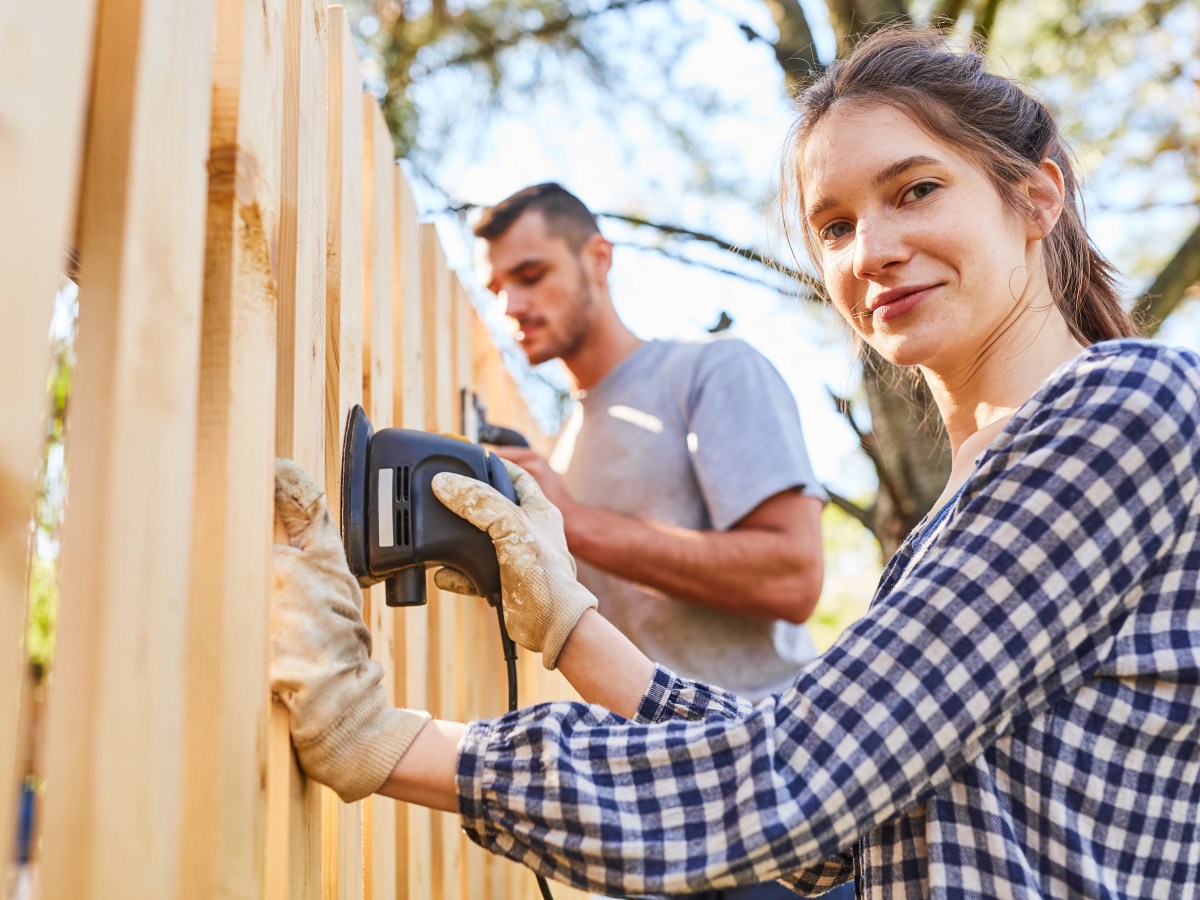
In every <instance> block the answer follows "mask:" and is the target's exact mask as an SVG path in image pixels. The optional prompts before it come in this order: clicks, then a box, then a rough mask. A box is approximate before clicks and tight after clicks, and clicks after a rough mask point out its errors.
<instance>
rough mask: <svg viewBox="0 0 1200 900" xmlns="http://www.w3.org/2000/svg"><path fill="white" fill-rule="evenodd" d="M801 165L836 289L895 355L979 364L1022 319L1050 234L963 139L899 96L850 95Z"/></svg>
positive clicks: (847, 313) (824, 262)
mask: <svg viewBox="0 0 1200 900" xmlns="http://www.w3.org/2000/svg"><path fill="white" fill-rule="evenodd" d="M800 165H801V170H800V171H801V174H802V176H803V187H804V203H805V209H804V210H803V213H804V216H805V219H806V222H807V225H808V227H809V228H811V229H812V230H813V233H814V235H815V239H816V246H817V252H818V263H819V264H820V267H821V270H822V274H823V277H824V281H825V286H826V289H827V290H828V292H829V295H830V297H831V299H832V300H833V303H834V305H835V306H836V308H837V310H838V311H839V312H840V313H841V314H842V315H843V316H844V317H845V318H846V319H847V321H849V323H850V324H851V326H852V327H853V328H854V330H855V331H856V332H857V333H858V334H859V335H861V336H862V337H863V339H864V340H866V342H867V343H868V344H869V345H870V346H871V347H873V348H874V349H875V350H877V351H878V352H879V353H880V354H881V355H883V356H884V358H886V359H888V360H890V361H892V362H893V363H896V364H897V365H904V366H910V365H921V366H925V367H926V368H929V369H930V370H932V371H941V370H945V371H947V372H950V371H953V370H955V369H957V368H960V367H961V366H963V365H966V366H968V367H969V366H970V365H971V361H972V360H974V359H978V358H979V356H980V354H983V353H985V352H986V351H987V350H988V348H989V346H990V345H992V344H993V343H994V342H996V341H997V340H998V339H999V338H1000V337H1001V336H1002V335H1003V334H1004V333H1005V332H1006V331H1007V329H1008V326H1009V325H1010V324H1011V323H1012V322H1013V321H1015V319H1016V317H1017V315H1018V313H1019V311H1020V309H1021V308H1023V306H1022V304H1020V303H1018V300H1017V298H1019V297H1021V296H1022V293H1023V291H1024V290H1025V287H1026V281H1027V279H1028V274H1029V269H1028V268H1026V266H1027V264H1028V262H1027V254H1028V255H1029V256H1030V258H1032V254H1031V252H1030V247H1031V245H1032V239H1031V238H1034V239H1035V238H1036V237H1038V236H1040V235H1038V234H1037V233H1036V230H1035V229H1034V228H1032V227H1030V226H1028V225H1026V224H1025V223H1024V222H1022V221H1020V220H1019V218H1018V217H1017V216H1016V215H1015V214H1014V213H1012V212H1011V211H1010V210H1009V208H1008V207H1007V206H1005V204H1004V202H1003V201H1002V199H1001V197H1000V195H999V193H998V192H997V191H996V189H995V188H994V187H993V186H992V184H991V182H990V181H989V180H988V178H987V176H986V175H984V173H983V172H982V171H980V170H979V169H978V168H977V167H976V166H975V165H974V164H973V163H972V162H970V161H969V160H968V159H967V158H966V157H965V156H963V155H962V153H961V152H960V151H958V150H957V149H955V148H954V147H952V146H950V145H949V144H946V143H943V142H942V141H940V140H938V139H936V138H934V137H931V136H930V135H929V134H928V133H927V132H925V131H924V130H922V129H921V128H920V127H919V126H918V125H917V124H916V122H914V121H913V119H911V118H910V117H909V116H908V115H907V114H906V113H904V112H902V111H900V110H899V109H897V108H895V107H892V106H887V105H884V104H878V103H872V104H865V103H859V104H853V103H851V104H845V105H841V106H835V107H834V108H833V109H832V110H831V111H830V112H828V113H826V115H825V116H824V118H823V119H821V121H820V122H819V123H818V124H817V126H816V128H815V129H813V131H812V133H811V134H810V135H809V139H808V141H807V143H806V144H805V146H804V148H803V153H802V155H801V158H800ZM1026 299H1028V298H1026Z"/></svg>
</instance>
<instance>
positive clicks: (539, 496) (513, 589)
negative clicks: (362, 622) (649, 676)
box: [433, 460, 596, 669]
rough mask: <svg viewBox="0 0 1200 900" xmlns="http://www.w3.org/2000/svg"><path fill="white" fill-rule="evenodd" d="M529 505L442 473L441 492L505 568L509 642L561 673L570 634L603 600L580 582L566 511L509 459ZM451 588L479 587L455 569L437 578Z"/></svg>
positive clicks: (436, 481) (436, 487)
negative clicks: (481, 534) (565, 529)
mask: <svg viewBox="0 0 1200 900" xmlns="http://www.w3.org/2000/svg"><path fill="white" fill-rule="evenodd" d="M501 461H502V462H503V463H504V468H506V469H507V470H508V474H509V476H510V477H511V478H512V483H513V487H514V488H515V489H516V491H517V497H518V498H519V499H520V501H521V505H520V506H517V505H516V504H515V503H513V502H512V501H511V500H509V499H508V498H507V497H505V496H503V495H502V494H501V493H500V492H499V491H497V490H496V489H495V488H493V487H491V486H490V485H487V484H484V483H483V482H482V481H476V480H475V479H474V478H468V477H467V476H465V475H455V474H453V473H451V472H439V473H438V474H437V475H435V476H433V492H434V494H436V495H437V498H438V499H439V500H441V501H442V503H443V504H444V505H445V506H446V507H447V508H448V509H449V510H450V511H451V512H454V513H457V514H458V515H460V516H462V517H463V518H464V519H466V520H467V521H468V522H470V523H471V524H472V525H474V526H475V527H476V528H478V529H479V530H480V531H485V532H487V534H488V536H489V537H490V538H491V539H492V543H493V544H494V545H495V547H496V558H497V560H498V561H499V563H500V588H501V604H502V606H503V609H504V626H505V628H507V629H508V634H509V637H511V638H512V639H513V640H514V641H516V642H517V643H518V644H520V645H521V646H522V647H524V648H525V649H526V650H532V651H534V652H535V653H541V654H542V664H543V665H544V666H545V667H546V668H547V669H553V668H554V666H555V664H556V663H557V662H558V654H559V652H560V651H561V650H562V648H563V644H565V643H566V642H567V636H568V635H569V634H570V633H571V630H572V629H573V628H574V627H575V623H577V622H578V621H579V617H580V616H582V615H583V613H584V610H587V609H595V608H596V598H595V597H594V596H592V594H591V592H590V591H588V589H587V588H585V587H584V586H583V585H582V584H580V583H579V582H578V581H576V580H575V560H574V559H573V558H572V557H571V553H570V551H568V550H567V538H566V535H565V534H563V518H562V513H560V512H559V511H558V507H557V506H555V505H554V504H553V503H551V502H550V501H549V500H547V499H546V496H545V494H543V493H542V489H541V488H540V487H538V484H537V482H536V481H534V480H533V476H532V475H530V474H529V473H528V472H526V471H525V470H524V469H522V468H521V467H520V466H518V465H516V464H514V463H511V462H509V461H508V460H501ZM433 581H434V584H436V585H437V586H438V587H440V588H442V589H443V590H447V591H454V592H455V593H459V594H472V593H474V588H473V587H472V585H471V582H470V580H469V579H468V578H466V577H465V576H464V575H463V574H462V573H461V572H458V571H457V570H455V569H450V568H443V569H439V570H438V571H437V572H435V573H434V576H433Z"/></svg>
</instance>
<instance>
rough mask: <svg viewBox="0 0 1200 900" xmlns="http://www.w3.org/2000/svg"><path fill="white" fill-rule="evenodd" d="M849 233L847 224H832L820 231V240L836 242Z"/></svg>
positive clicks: (848, 224)
mask: <svg viewBox="0 0 1200 900" xmlns="http://www.w3.org/2000/svg"><path fill="white" fill-rule="evenodd" d="M849 233H850V223H849V222H833V223H831V224H829V225H826V226H825V227H824V228H822V229H821V240H823V241H836V240H838V239H839V238H843V237H845V236H846V235H847V234H849Z"/></svg>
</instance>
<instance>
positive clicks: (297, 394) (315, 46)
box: [264, 0, 336, 900]
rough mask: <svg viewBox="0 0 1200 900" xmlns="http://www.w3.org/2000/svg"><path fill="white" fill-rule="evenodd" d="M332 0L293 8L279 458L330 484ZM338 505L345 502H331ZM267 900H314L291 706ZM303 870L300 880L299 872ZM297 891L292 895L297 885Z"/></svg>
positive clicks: (270, 821) (281, 745)
mask: <svg viewBox="0 0 1200 900" xmlns="http://www.w3.org/2000/svg"><path fill="white" fill-rule="evenodd" d="M327 45H328V41H327V16H326V5H325V3H324V0H287V2H286V4H285V10H284V45H283V54H284V85H283V140H282V147H281V171H280V176H281V185H282V196H281V201H282V202H281V212H280V272H279V314H278V353H277V365H276V378H277V387H276V417H275V455H276V456H282V457H287V458H289V459H293V460H295V461H296V462H297V463H299V464H300V465H301V466H303V467H304V469H305V470H306V471H308V472H309V473H311V474H312V476H313V477H314V478H315V479H317V481H318V482H321V483H322V484H324V485H325V487H326V489H327V490H328V489H329V484H328V482H327V481H326V471H325V450H326V448H325V440H326V429H325V413H326V410H325V402H324V393H325V340H326V338H325V327H326V326H325V312H326V310H325V267H326V259H325V254H326V232H327V227H328V222H327V213H326V204H327V202H328V191H327V187H326V182H325V176H326V165H327V162H328V160H327V158H326V143H327V135H328V122H327V120H326V92H327V76H326V65H327V62H328V52H329V51H328V46H327ZM331 509H336V504H335V505H334V506H332V507H331ZM267 747H268V769H267V822H266V838H265V844H266V875H265V889H264V896H266V897H268V898H272V900H285V898H288V897H289V896H309V897H311V896H314V894H315V892H316V889H317V885H318V879H317V877H316V867H317V866H318V864H319V843H318V840H317V838H318V836H319V834H320V824H321V823H320V799H321V793H322V791H323V789H322V788H320V787H319V786H317V785H309V784H307V783H306V781H305V779H304V777H303V775H302V774H301V772H300V769H299V766H298V765H297V764H296V758H295V754H294V753H293V752H292V746H291V737H290V734H289V730H288V714H287V708H286V707H285V706H284V705H283V704H282V703H280V702H279V701H277V700H276V701H274V702H273V703H272V704H271V715H270V727H269V731H268V736H267ZM292 872H295V874H296V878H295V879H293V878H292V877H291V873H292ZM293 886H294V887H295V888H296V893H295V894H290V893H289V892H290V890H291V889H292V887H293Z"/></svg>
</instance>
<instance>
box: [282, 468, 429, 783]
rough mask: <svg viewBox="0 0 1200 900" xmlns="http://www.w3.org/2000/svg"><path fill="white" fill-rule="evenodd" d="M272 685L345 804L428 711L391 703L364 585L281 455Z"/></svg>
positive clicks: (312, 773) (311, 767) (397, 753)
mask: <svg viewBox="0 0 1200 900" xmlns="http://www.w3.org/2000/svg"><path fill="white" fill-rule="evenodd" d="M275 514H276V517H277V519H278V520H279V521H280V522H282V524H283V526H284V527H285V529H286V530H287V537H288V542H289V545H288V546H283V545H281V544H276V545H275V547H274V551H273V552H274V557H273V565H274V576H275V577H274V590H273V594H272V597H271V667H270V674H271V690H272V691H273V692H274V693H275V694H276V696H278V697H279V699H280V700H282V701H283V702H284V704H286V705H287V708H288V711H289V713H290V725H291V732H292V742H293V744H294V745H295V747H296V755H297V756H298V757H299V759H300V767H301V768H302V769H303V770H304V773H305V774H306V775H307V776H308V777H309V778H311V779H313V780H314V781H319V782H320V783H321V784H326V785H329V787H331V788H333V789H334V790H335V791H337V793H338V796H340V797H341V798H342V799H343V800H344V801H346V802H347V803H352V802H354V801H355V800H360V799H362V798H363V797H366V796H367V795H369V794H372V793H374V792H375V791H376V790H378V789H379V788H380V787H381V786H382V785H383V783H384V781H386V780H387V777H388V775H389V774H391V771H392V769H393V768H394V767H395V765H396V762H397V761H398V760H399V759H400V757H401V756H402V755H403V754H404V751H405V750H407V749H408V746H409V744H411V743H412V741H413V738H415V737H416V736H417V732H419V731H420V730H421V728H422V727H423V726H424V725H425V723H426V722H427V721H429V714H428V713H425V712H414V711H412V710H407V709H396V708H394V707H392V706H390V705H389V703H388V701H387V693H386V692H385V691H384V688H383V685H382V684H380V681H381V679H382V678H383V666H381V665H380V664H379V663H378V662H376V661H375V660H373V659H371V633H370V631H368V630H367V626H366V624H365V623H364V622H363V618H362V592H361V591H360V590H359V587H358V582H357V581H356V580H355V578H354V576H353V575H351V574H350V569H349V568H348V567H347V565H346V554H345V551H344V550H343V548H342V541H341V537H340V535H339V534H338V530H337V526H335V525H334V524H333V518H332V517H331V516H330V515H329V509H328V508H327V507H326V505H325V498H324V496H323V495H322V493H321V489H320V488H318V487H317V485H316V483H315V482H313V480H312V479H311V478H310V477H309V476H308V474H307V473H305V472H304V470H303V469H301V468H300V467H299V466H297V465H296V464H295V463H293V462H291V461H289V460H286V459H277V460H276V461H275Z"/></svg>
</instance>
